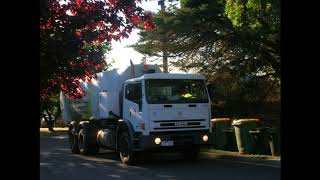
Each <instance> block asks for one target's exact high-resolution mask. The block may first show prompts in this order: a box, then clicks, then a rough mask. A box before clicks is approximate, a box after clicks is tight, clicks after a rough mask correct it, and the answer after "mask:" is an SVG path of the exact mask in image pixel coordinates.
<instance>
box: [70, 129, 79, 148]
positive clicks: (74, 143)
mask: <svg viewBox="0 0 320 180" xmlns="http://www.w3.org/2000/svg"><path fill="white" fill-rule="evenodd" d="M75 132H76V131H75V127H69V132H68V139H69V145H70V150H71V152H72V153H75V154H79V147H78V138H77V136H76V134H75Z"/></svg>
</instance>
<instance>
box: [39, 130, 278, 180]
mask: <svg viewBox="0 0 320 180" xmlns="http://www.w3.org/2000/svg"><path fill="white" fill-rule="evenodd" d="M68 147H69V146H68V141H67V137H66V136H63V135H62V136H53V137H40V180H108V179H111V180H118V179H119V180H120V179H129V180H138V179H142V180H145V179H150V180H153V179H155V180H164V179H169V180H189V179H190V180H200V179H215V180H278V179H279V180H280V161H267V160H250V159H244V158H234V157H233V158H232V157H229V158H228V157H219V156H217V155H215V154H207V153H202V154H201V155H200V157H199V158H198V159H197V160H196V161H194V162H190V161H185V160H184V159H182V158H181V157H180V156H179V155H178V154H154V155H152V157H151V158H150V159H149V160H148V161H147V162H145V163H143V164H138V165H135V166H126V165H123V164H122V163H121V162H120V160H119V157H118V153H116V152H113V151H101V152H100V153H99V155H96V156H94V157H92V156H82V155H76V154H72V153H71V152H70V150H69V149H68Z"/></svg>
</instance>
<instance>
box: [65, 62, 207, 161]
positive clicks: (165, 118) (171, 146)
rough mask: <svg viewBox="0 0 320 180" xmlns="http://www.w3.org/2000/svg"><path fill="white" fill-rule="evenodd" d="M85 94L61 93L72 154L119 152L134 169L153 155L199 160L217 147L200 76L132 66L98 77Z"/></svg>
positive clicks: (83, 84)
mask: <svg viewBox="0 0 320 180" xmlns="http://www.w3.org/2000/svg"><path fill="white" fill-rule="evenodd" d="M81 88H82V90H83V92H84V95H83V97H82V98H81V99H71V98H69V97H68V96H67V95H66V94H65V93H63V92H60V107H61V112H62V116H63V120H64V121H65V122H66V123H67V124H68V127H69V129H68V139H69V144H70V149H71V151H72V153H79V154H82V155H94V154H97V153H98V152H99V149H110V150H115V151H117V152H119V155H120V158H121V161H122V162H123V163H124V164H132V163H134V162H136V161H137V160H139V159H140V158H141V155H143V156H144V157H145V156H146V155H147V154H152V153H154V152H177V153H180V154H181V155H182V157H184V158H187V159H195V158H196V157H197V155H198V153H199V151H200V148H201V147H203V146H204V147H205V146H207V147H208V146H210V145H212V144H213V143H212V138H211V135H210V134H211V133H212V132H211V123H210V119H211V108H210V107H211V106H210V98H209V93H210V92H211V89H209V88H208V86H207V85H206V81H205V78H204V76H202V75H197V74H182V73H181V74H179V73H172V74H171V73H162V72H161V70H160V68H159V67H158V66H157V65H143V64H136V65H133V64H131V66H128V67H127V68H126V69H122V70H121V69H112V70H109V71H103V72H100V73H97V74H96V77H95V78H94V79H92V80H91V81H90V82H81ZM149 152H150V153H149Z"/></svg>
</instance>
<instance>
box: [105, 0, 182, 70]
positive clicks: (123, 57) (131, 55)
mask: <svg viewBox="0 0 320 180" xmlns="http://www.w3.org/2000/svg"><path fill="white" fill-rule="evenodd" d="M167 4H168V3H167V1H166V5H167ZM139 6H140V7H142V8H143V9H144V10H147V11H152V12H158V11H159V10H160V6H159V5H158V1H157V0H148V1H145V0H141V4H139ZM138 31H139V30H137V29H133V30H132V32H131V34H130V36H129V38H127V39H121V41H112V50H111V52H109V53H108V54H107V55H106V58H107V62H111V61H112V60H114V61H115V62H114V63H113V64H112V67H113V68H123V67H126V66H129V65H130V59H131V60H132V62H133V64H140V62H141V59H142V58H143V55H142V54H140V53H138V52H137V51H135V50H134V49H133V48H130V47H127V46H129V45H133V44H135V43H136V42H137V41H138V40H139V36H138ZM152 59H154V58H148V57H147V63H149V64H154V63H157V62H150V60H152ZM160 62H162V60H161V61H160ZM169 68H170V67H169ZM170 72H171V73H183V72H182V71H179V70H178V69H173V70H172V71H170Z"/></svg>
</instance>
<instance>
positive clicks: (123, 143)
mask: <svg viewBox="0 0 320 180" xmlns="http://www.w3.org/2000/svg"><path fill="white" fill-rule="evenodd" d="M119 152H120V158H121V161H122V163H123V164H126V165H131V164H134V163H135V162H136V159H135V158H136V157H135V154H134V152H133V151H132V144H131V142H130V139H129V134H128V133H127V132H122V133H120V136H119Z"/></svg>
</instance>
